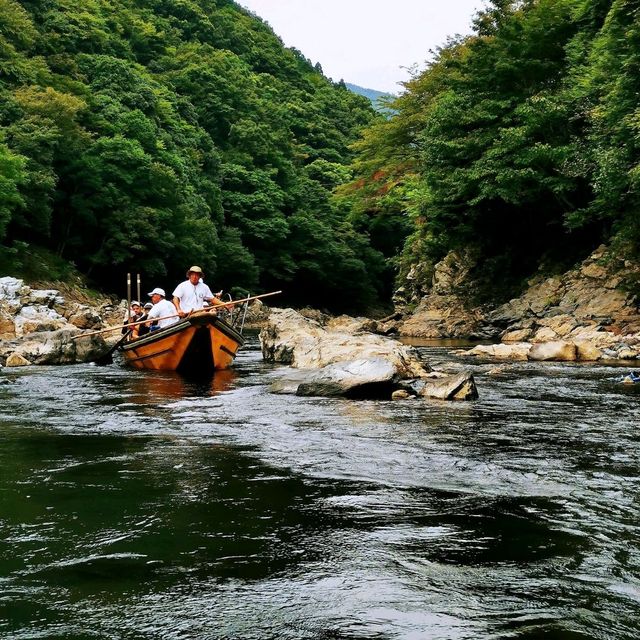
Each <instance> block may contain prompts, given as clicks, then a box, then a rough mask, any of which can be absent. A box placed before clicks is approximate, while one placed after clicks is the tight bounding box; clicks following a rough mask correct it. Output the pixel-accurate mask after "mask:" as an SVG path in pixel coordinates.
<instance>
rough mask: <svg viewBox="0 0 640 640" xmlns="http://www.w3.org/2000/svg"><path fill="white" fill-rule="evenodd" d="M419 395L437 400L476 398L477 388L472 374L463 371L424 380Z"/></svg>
mask: <svg viewBox="0 0 640 640" xmlns="http://www.w3.org/2000/svg"><path fill="white" fill-rule="evenodd" d="M420 395H421V396H422V397H423V398H434V399H438V400H476V399H477V398H478V389H477V387H476V382H475V379H474V377H473V374H471V373H469V372H468V371H463V372H461V373H458V374H456V375H450V376H445V377H443V378H437V379H435V380H428V381H426V383H425V384H424V386H423V387H422V389H421V390H420Z"/></svg>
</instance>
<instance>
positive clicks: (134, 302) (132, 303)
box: [131, 300, 140, 307]
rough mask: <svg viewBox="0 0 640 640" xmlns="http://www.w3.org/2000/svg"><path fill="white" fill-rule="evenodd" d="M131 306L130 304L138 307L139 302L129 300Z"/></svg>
mask: <svg viewBox="0 0 640 640" xmlns="http://www.w3.org/2000/svg"><path fill="white" fill-rule="evenodd" d="M131 306H132V307H139V306H140V303H139V302H138V301H137V300H132V301H131Z"/></svg>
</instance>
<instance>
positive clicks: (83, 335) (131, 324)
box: [71, 291, 282, 340]
mask: <svg viewBox="0 0 640 640" xmlns="http://www.w3.org/2000/svg"><path fill="white" fill-rule="evenodd" d="M279 293H282V291H271V293H262V294H260V295H259V296H251V297H250V298H242V299H241V300H232V301H231V302H221V303H220V304H215V305H213V306H211V307H209V309H204V311H215V310H216V309H219V308H221V307H231V306H233V305H234V304H242V303H243V302H249V301H250V300H257V299H258V298H266V297H268V296H275V295H278V294H279ZM177 316H178V314H177V313H174V314H172V315H170V316H163V317H162V318H152V320H151V321H153V322H155V321H157V320H167V319H168V318H176V317H177ZM187 317H188V316H187ZM145 322H150V321H149V320H139V321H138V322H128V323H127V324H119V325H117V326H114V327H107V328H106V329H100V330H98V331H89V332H88V333H81V334H80V335H77V336H72V337H71V340H77V339H78V338H88V337H89V336H95V335H97V334H99V333H107V332H108V331H117V330H118V329H122V328H123V327H137V326H138V325H139V324H144V323H145Z"/></svg>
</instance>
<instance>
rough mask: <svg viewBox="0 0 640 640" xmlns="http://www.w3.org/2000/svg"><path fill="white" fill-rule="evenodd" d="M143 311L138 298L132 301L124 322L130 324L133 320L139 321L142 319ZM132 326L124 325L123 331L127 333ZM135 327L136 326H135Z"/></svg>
mask: <svg viewBox="0 0 640 640" xmlns="http://www.w3.org/2000/svg"><path fill="white" fill-rule="evenodd" d="M142 316H143V311H142V307H141V306H140V303H139V302H138V301H137V300H132V301H131V306H130V307H129V311H126V312H125V314H124V322H123V323H122V324H124V325H128V324H130V323H132V322H138V321H139V320H142ZM130 328H131V327H127V326H124V327H122V333H123V334H125V333H127V331H129V329H130ZM133 329H135V327H133Z"/></svg>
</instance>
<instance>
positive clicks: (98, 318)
mask: <svg viewBox="0 0 640 640" xmlns="http://www.w3.org/2000/svg"><path fill="white" fill-rule="evenodd" d="M125 308H126V303H125V304H124V305H122V304H118V303H117V302H115V301H113V300H110V299H108V298H103V297H98V298H93V299H92V298H90V297H89V296H88V295H87V294H86V293H83V292H82V291H81V290H80V289H73V288H70V287H66V286H64V285H63V286H61V288H55V289H54V288H47V289H37V288H32V287H30V286H29V285H27V284H25V283H24V281H23V280H19V279H17V278H11V277H3V278H0V365H2V366H22V365H28V364H73V363H76V362H89V361H92V360H95V359H96V358H98V357H99V356H100V355H102V354H103V353H104V352H105V351H107V350H108V349H109V342H110V341H113V340H115V339H116V338H119V337H120V336H119V334H116V333H115V332H114V334H107V335H106V337H103V336H102V335H95V336H89V337H86V338H81V339H79V340H74V339H73V338H74V336H77V335H79V334H81V333H82V330H86V329H89V330H96V329H102V328H103V327H105V326H107V325H110V324H118V323H119V322H121V321H122V317H123V315H124V312H125Z"/></svg>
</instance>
